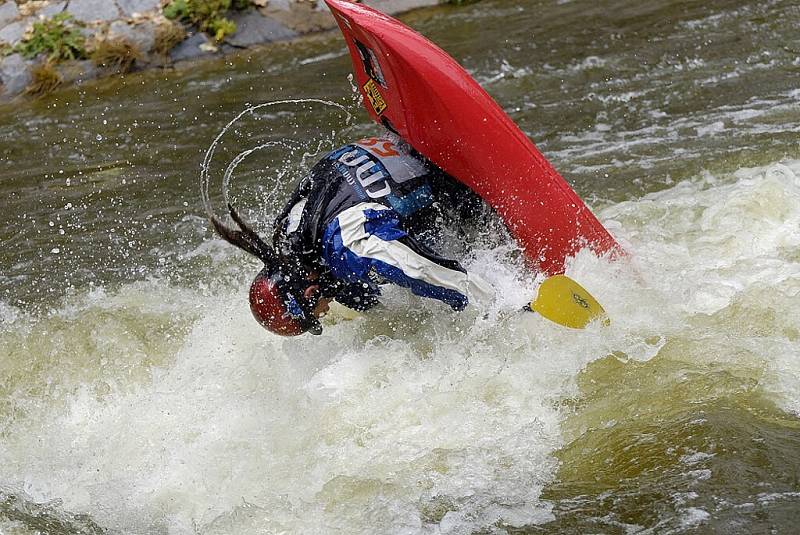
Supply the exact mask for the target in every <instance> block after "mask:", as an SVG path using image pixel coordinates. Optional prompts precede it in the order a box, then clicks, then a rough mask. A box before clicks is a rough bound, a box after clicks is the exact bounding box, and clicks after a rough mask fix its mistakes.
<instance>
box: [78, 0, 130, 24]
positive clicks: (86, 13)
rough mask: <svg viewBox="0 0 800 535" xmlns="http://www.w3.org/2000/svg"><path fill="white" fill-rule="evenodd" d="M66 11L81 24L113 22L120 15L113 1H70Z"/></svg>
mask: <svg viewBox="0 0 800 535" xmlns="http://www.w3.org/2000/svg"><path fill="white" fill-rule="evenodd" d="M67 11H68V12H69V13H71V14H72V16H73V17H75V19H76V20H79V21H81V22H95V21H109V20H115V19H118V18H120V16H121V15H122V14H121V12H120V10H119V8H118V7H117V4H116V3H114V1H113V0H70V2H69V5H68V6H67Z"/></svg>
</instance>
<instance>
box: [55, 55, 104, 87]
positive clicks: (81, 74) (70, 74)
mask: <svg viewBox="0 0 800 535" xmlns="http://www.w3.org/2000/svg"><path fill="white" fill-rule="evenodd" d="M57 68H58V74H60V75H61V78H62V79H63V80H64V82H67V83H80V82H85V81H86V80H91V79H92V78H96V77H97V74H98V72H99V69H98V68H97V67H96V66H95V64H94V63H93V62H92V61H90V60H88V59H87V60H74V61H67V62H64V63H61V64H59V65H58V67H57Z"/></svg>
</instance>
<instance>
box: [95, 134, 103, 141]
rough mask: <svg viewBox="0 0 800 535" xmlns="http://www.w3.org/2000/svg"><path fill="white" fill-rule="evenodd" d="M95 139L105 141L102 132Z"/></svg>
mask: <svg viewBox="0 0 800 535" xmlns="http://www.w3.org/2000/svg"><path fill="white" fill-rule="evenodd" d="M95 139H96V140H97V141H103V136H101V135H100V134H97V137H96V138H95Z"/></svg>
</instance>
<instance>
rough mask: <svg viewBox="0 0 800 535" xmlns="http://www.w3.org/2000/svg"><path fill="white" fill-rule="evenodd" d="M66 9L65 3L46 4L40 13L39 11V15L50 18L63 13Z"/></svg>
mask: <svg viewBox="0 0 800 535" xmlns="http://www.w3.org/2000/svg"><path fill="white" fill-rule="evenodd" d="M66 7H67V3H66V2H53V3H52V4H47V5H46V6H44V7H43V8H42V9H41V11H39V15H42V16H44V17H46V18H52V17H54V16H56V15H58V14H59V13H61V12H62V11H64V9H66Z"/></svg>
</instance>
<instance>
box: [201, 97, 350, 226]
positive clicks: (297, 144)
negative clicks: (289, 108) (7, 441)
mask: <svg viewBox="0 0 800 535" xmlns="http://www.w3.org/2000/svg"><path fill="white" fill-rule="evenodd" d="M309 104H311V105H314V104H320V105H323V106H328V107H333V108H336V109H338V110H340V111H342V112H344V114H345V120H344V124H343V125H341V127H340V128H345V127H348V126H350V125H351V124H352V122H353V115H352V114H351V113H350V111H348V109H347V108H346V107H344V106H342V105H341V104H338V103H336V102H331V101H329V100H321V99H314V98H307V99H287V100H276V101H271V102H264V103H262V104H257V105H255V106H250V107H248V108H247V109H245V110H243V111H241V112H240V113H239V114H238V115H236V117H234V118H233V119H232V120H231V121H230V122H229V123H228V124H226V125H225V126H224V127H223V128H222V130H220V132H219V133H218V134H217V136H216V137H215V138H214V140H213V141H212V142H211V145H210V146H209V147H208V149H207V150H206V153H205V156H204V158H203V163H202V164H201V166H200V194H201V197H202V200H203V208H204V209H205V212H206V215H207V216H208V217H209V218H210V217H213V216H216V213H215V212H214V208H213V206H212V203H211V198H210V194H209V188H210V182H211V173H210V167H211V162H212V160H213V159H214V154H215V152H216V150H217V146H218V145H219V143H220V142H221V141H222V138H223V137H224V136H225V134H226V133H227V132H228V131H229V130H230V129H231V128H233V126H234V125H236V124H237V123H238V122H239V121H240V120H241V119H242V118H243V117H245V116H247V115H253V116H255V115H254V112H255V111H257V110H260V109H264V108H268V107H272V106H279V105H293V106H306V107H308V105H309ZM255 117H257V116H255ZM335 133H336V132H335V131H334V132H332V133H331V139H333V137H334V135H335ZM324 144H325V142H324V141H320V142H318V144H317V146H316V152H314V151H313V150H312V151H308V150H307V151H306V152H304V154H303V161H304V162H305V160H306V159H307V157H308V156H310V155H311V154H316V153H318V152H319V151H320V150H321V148H322V147H323V145H324ZM276 146H282V147H285V148H287V149H288V150H290V151H292V150H297V149H300V148H302V147H307V146H308V142H301V141H297V140H290V139H283V140H279V141H270V142H268V143H263V144H260V145H257V146H256V147H252V148H250V149H247V150H244V151H242V152H240V153H239V154H238V155H237V156H235V157H234V158H233V160H232V161H231V162H230V163H229V164H228V165H227V166H226V168H225V173H224V175H223V180H222V196H223V200H224V202H225V204H226V205H228V204H230V198H229V196H228V190H229V187H230V181H231V177H232V175H233V172H234V171H235V170H236V167H237V166H238V165H239V164H240V163H241V162H242V161H244V160H245V159H246V158H247V157H249V156H250V155H251V154H253V153H255V152H258V151H261V150H264V149H267V148H270V147H276Z"/></svg>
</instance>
